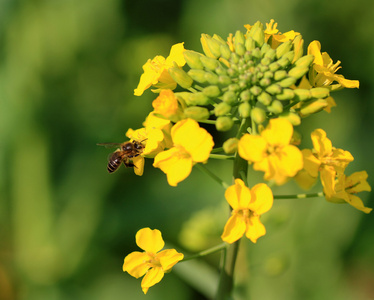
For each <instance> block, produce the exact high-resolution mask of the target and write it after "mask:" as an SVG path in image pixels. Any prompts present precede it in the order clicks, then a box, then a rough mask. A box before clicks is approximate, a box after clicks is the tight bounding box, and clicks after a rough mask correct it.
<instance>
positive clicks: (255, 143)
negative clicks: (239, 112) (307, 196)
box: [238, 119, 303, 185]
mask: <svg viewBox="0 0 374 300" xmlns="http://www.w3.org/2000/svg"><path fill="white" fill-rule="evenodd" d="M292 134H293V127H292V125H291V123H290V122H289V121H288V120H286V119H272V120H270V122H269V125H268V127H267V128H266V129H264V130H263V131H262V132H261V135H250V134H245V135H243V136H242V138H241V139H240V141H239V144H238V152H239V155H240V156H241V157H242V158H244V159H245V160H248V161H249V162H253V163H254V164H253V169H255V170H260V171H263V172H265V175H264V178H265V179H266V180H274V181H275V183H276V184H278V185H281V184H284V183H285V182H286V181H287V179H288V178H289V177H293V176H295V175H296V173H297V172H298V171H299V170H301V169H302V167H303V157H302V155H301V152H300V150H299V149H298V148H297V147H296V146H294V145H290V142H291V139H292Z"/></svg>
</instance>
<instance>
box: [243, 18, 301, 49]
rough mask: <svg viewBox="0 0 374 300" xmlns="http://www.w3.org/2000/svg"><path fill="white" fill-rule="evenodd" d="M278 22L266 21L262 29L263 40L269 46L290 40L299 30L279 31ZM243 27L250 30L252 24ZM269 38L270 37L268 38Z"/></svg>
mask: <svg viewBox="0 0 374 300" xmlns="http://www.w3.org/2000/svg"><path fill="white" fill-rule="evenodd" d="M277 26H278V23H275V21H274V20H273V19H271V20H270V23H266V29H265V30H264V33H265V42H267V43H269V40H270V43H269V44H270V46H271V48H273V49H275V48H277V47H278V46H279V45H280V44H281V43H283V42H286V41H292V40H293V39H294V38H295V36H297V35H299V34H300V33H299V32H295V31H293V30H291V31H287V32H286V33H281V32H280V31H279V30H278V29H277ZM244 27H245V28H246V29H247V30H248V31H250V30H251V28H252V26H251V25H244ZM270 38H271V39H270Z"/></svg>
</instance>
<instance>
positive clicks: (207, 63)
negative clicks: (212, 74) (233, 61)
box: [200, 56, 219, 71]
mask: <svg viewBox="0 0 374 300" xmlns="http://www.w3.org/2000/svg"><path fill="white" fill-rule="evenodd" d="M200 60H201V63H202V64H203V65H204V67H205V68H206V69H208V70H210V71H213V70H215V69H216V68H218V67H219V62H218V60H216V59H215V58H212V57H206V56H201V57H200Z"/></svg>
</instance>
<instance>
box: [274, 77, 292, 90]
mask: <svg viewBox="0 0 374 300" xmlns="http://www.w3.org/2000/svg"><path fill="white" fill-rule="evenodd" d="M295 83H296V78H294V77H288V78H285V79H283V80H281V81H279V82H278V84H279V85H280V86H281V87H283V88H287V87H290V86H291V85H293V84H295Z"/></svg>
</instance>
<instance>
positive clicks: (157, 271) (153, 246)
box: [123, 228, 184, 294]
mask: <svg viewBox="0 0 374 300" xmlns="http://www.w3.org/2000/svg"><path fill="white" fill-rule="evenodd" d="M136 244H137V245H138V246H139V247H140V248H141V249H143V250H144V252H139V251H135V252H132V253H130V254H129V255H127V256H126V257H125V261H124V264H123V271H124V272H128V273H129V274H130V275H131V276H133V277H135V278H139V277H142V276H143V275H145V276H144V277H143V280H142V283H141V287H142V290H143V292H144V294H146V293H147V292H148V289H149V288H150V287H151V286H154V285H155V284H156V283H159V282H160V281H161V279H162V278H163V277H164V274H165V273H166V272H168V271H170V270H171V268H172V267H173V266H174V265H175V264H176V263H177V262H179V261H180V260H182V259H183V257H184V256H183V254H182V253H178V252H177V251H176V250H175V249H167V250H163V251H160V250H161V249H162V248H163V247H164V245H165V242H164V240H163V239H162V236H161V232H160V231H159V230H157V229H154V230H151V229H150V228H143V229H140V230H139V231H138V232H137V233H136Z"/></svg>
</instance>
